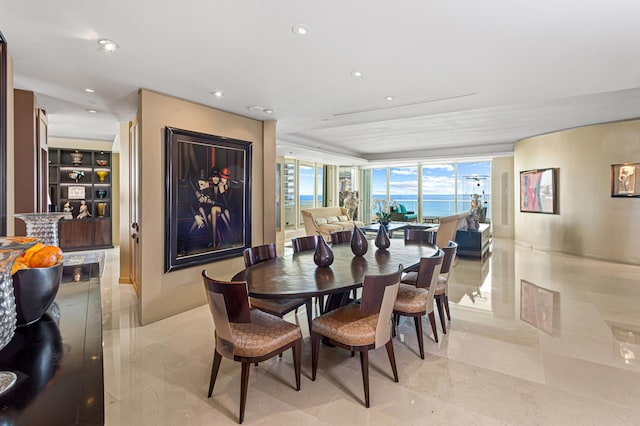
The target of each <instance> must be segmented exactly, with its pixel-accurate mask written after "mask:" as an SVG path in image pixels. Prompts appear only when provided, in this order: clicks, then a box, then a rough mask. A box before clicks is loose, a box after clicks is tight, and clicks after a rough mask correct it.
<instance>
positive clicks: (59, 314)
mask: <svg viewBox="0 0 640 426" xmlns="http://www.w3.org/2000/svg"><path fill="white" fill-rule="evenodd" d="M0 370H10V371H13V372H15V373H16V374H17V375H18V381H17V383H16V385H15V386H14V387H13V389H11V390H10V391H8V392H7V393H6V394H4V395H2V396H1V397H0V424H10V425H34V426H35V425H37V426H42V425H47V426H55V425H103V424H104V386H103V385H104V379H103V370H102V309H101V305H100V281H99V265H98V264H97V263H92V264H83V265H76V266H65V267H64V272H63V277H62V283H61V285H60V290H59V291H58V295H57V296H56V299H55V302H54V304H53V305H52V306H51V308H50V309H49V311H48V312H47V313H46V314H45V315H44V316H43V317H42V318H41V319H40V320H39V321H37V322H36V323H34V324H31V325H28V326H24V327H18V329H17V330H16V334H15V336H14V337H13V339H12V340H11V342H10V343H9V344H8V345H7V346H6V347H5V348H4V349H3V350H2V351H0Z"/></svg>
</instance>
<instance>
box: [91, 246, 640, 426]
mask: <svg viewBox="0 0 640 426" xmlns="http://www.w3.org/2000/svg"><path fill="white" fill-rule="evenodd" d="M117 256H118V253H117V251H116V250H110V251H108V252H107V267H106V270H105V274H104V276H103V281H102V283H103V287H102V304H103V317H104V320H103V330H104V332H103V334H104V375H105V409H106V424H107V425H212V424H216V425H217V424H236V422H237V416H238V403H239V396H240V366H239V364H238V363H234V362H231V361H228V360H223V363H222V366H221V369H220V373H219V376H218V381H217V383H216V387H215V389H214V393H213V397H212V398H210V399H207V389H208V381H209V374H210V369H211V359H212V353H213V340H212V336H213V323H212V320H211V316H210V313H209V311H208V307H207V306H201V307H199V308H196V309H193V310H191V311H189V312H185V313H182V314H179V315H176V316H174V317H171V318H168V319H165V320H162V321H159V322H157V323H154V324H151V325H148V326H145V327H141V326H139V325H138V314H137V309H136V297H135V294H134V293H133V290H132V289H131V287H130V286H127V285H118V284H117V277H118V271H117V265H118V259H117ZM521 280H526V281H528V282H530V283H533V284H535V285H537V287H532V286H528V287H527V285H526V284H524V285H525V287H527V288H528V289H531V291H532V292H531V293H530V294H531V296H532V297H529V298H527V300H526V301H525V302H524V303H523V302H522V299H521V296H522V292H521V285H522V284H521ZM527 294H529V293H527ZM532 301H533V302H532ZM450 302H451V316H452V321H451V322H450V323H449V327H450V328H451V329H450V330H449V332H448V334H446V335H444V336H442V335H441V340H440V343H439V344H436V343H435V342H434V341H433V340H432V338H431V331H430V327H429V326H428V325H427V324H426V323H425V326H426V327H425V330H428V332H427V333H428V336H427V339H426V340H425V346H426V348H425V349H426V352H427V354H426V357H425V359H424V360H421V359H420V358H419V357H418V355H417V346H416V336H415V331H414V328H413V323H412V322H411V321H410V320H402V322H401V324H400V328H399V332H400V335H399V337H397V338H396V339H395V341H394V345H395V351H396V359H397V362H398V370H399V376H400V382H399V383H394V382H393V381H392V380H391V378H390V377H391V376H390V374H391V372H390V367H389V363H388V359H387V357H386V353H385V351H384V349H382V350H378V351H375V352H374V353H373V354H372V356H371V360H370V363H371V371H370V379H371V386H372V387H371V408H369V409H366V408H364V406H363V402H362V401H363V396H362V381H361V374H360V364H359V358H358V357H357V356H356V357H354V358H351V357H350V354H349V353H347V352H346V351H344V350H339V349H335V348H329V347H322V348H321V353H320V365H319V371H318V379H317V381H316V382H312V381H311V380H310V372H311V353H310V341H309V338H308V330H307V326H306V319H305V313H304V310H302V311H299V312H298V317H297V318H296V317H294V316H293V315H291V316H289V317H288V318H287V319H288V320H290V321H298V323H299V324H301V327H302V331H303V335H304V336H305V341H304V349H303V366H302V368H303V378H302V389H301V391H300V392H296V391H295V390H294V388H293V385H294V377H293V366H292V360H291V354H290V352H289V353H287V354H285V356H284V357H283V358H282V359H278V358H274V359H273V360H271V361H268V362H264V363H262V364H260V366H259V367H258V368H252V370H251V376H250V384H249V386H250V389H249V395H248V400H247V409H246V416H245V423H246V424H269V425H272V424H286V425H293V424H296V425H297V424H314V425H322V424H372V425H392V424H416V425H417V424H445V425H449V424H453V425H456V424H471V425H485V424H487V425H492V424H515V425H530V424H531V425H538V424H541V425H604V424H606V425H614V424H615V425H623V424H624V425H631V424H636V425H639V424H640V267H638V266H631V265H621V264H615V263H609V262H603V261H598V260H592V259H586V258H581V257H574V256H568V255H560V254H554V253H546V252H540V251H535V250H530V249H526V248H524V247H519V246H516V245H514V243H513V241H509V240H499V239H494V242H493V253H492V255H491V256H490V257H489V259H488V260H487V261H486V262H484V263H482V262H480V261H479V260H473V259H458V260H457V261H456V265H455V267H454V268H453V272H452V275H451V287H450ZM534 303H535V305H534ZM522 318H525V319H527V320H528V322H527V321H524V320H523V319H522ZM530 323H532V324H535V326H534V325H531V324H530ZM438 325H439V323H438Z"/></svg>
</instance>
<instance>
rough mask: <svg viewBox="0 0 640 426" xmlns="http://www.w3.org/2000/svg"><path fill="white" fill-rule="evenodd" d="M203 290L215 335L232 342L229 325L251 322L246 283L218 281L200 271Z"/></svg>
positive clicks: (205, 272)
mask: <svg viewBox="0 0 640 426" xmlns="http://www.w3.org/2000/svg"><path fill="white" fill-rule="evenodd" d="M202 279H203V281H204V289H205V290H206V293H207V301H208V302H209V309H210V310H211V316H212V317H213V323H214V325H215V328H216V335H217V336H218V337H220V338H222V339H224V340H226V341H228V342H232V341H233V338H232V334H231V326H230V325H229V324H230V323H232V322H233V323H247V322H251V315H250V313H249V312H250V308H249V291H248V290H247V282H246V281H237V282H233V281H219V280H216V279H213V278H209V276H208V275H207V271H202Z"/></svg>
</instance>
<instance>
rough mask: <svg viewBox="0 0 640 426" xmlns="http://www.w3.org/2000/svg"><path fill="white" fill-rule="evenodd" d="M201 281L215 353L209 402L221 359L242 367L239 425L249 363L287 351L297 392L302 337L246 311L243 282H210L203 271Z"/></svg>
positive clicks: (289, 327)
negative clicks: (239, 364) (291, 356)
mask: <svg viewBox="0 0 640 426" xmlns="http://www.w3.org/2000/svg"><path fill="white" fill-rule="evenodd" d="M202 278H203V280H204V286H205V290H206V293H207V299H208V301H209V308H210V310H211V315H212V316H213V322H214V326H215V349H214V352H213V365H212V367H211V379H210V381H209V394H208V396H209V398H210V397H211V394H212V393H213V387H214V385H215V383H216V378H217V376H218V370H219V369H220V363H221V362H222V357H225V358H227V359H231V360H233V361H238V362H240V363H242V377H241V385H240V416H239V423H242V422H243V421H244V411H245V406H246V402H247V390H248V386H249V369H250V368H251V364H252V363H256V364H257V363H258V362H262V361H266V360H268V359H270V358H273V357H274V356H275V355H277V354H280V353H282V352H283V351H285V350H287V349H289V348H291V350H292V351H293V367H294V371H295V377H296V390H298V391H299V390H300V365H301V350H302V333H301V332H300V327H298V326H297V325H295V324H291V323H289V322H287V321H284V320H283V319H281V318H278V317H276V316H274V315H271V314H268V313H265V312H261V311H260V310H256V309H253V310H252V309H250V307H249V295H248V291H247V283H246V282H227V281H218V280H214V279H211V278H209V277H208V276H207V272H206V271H202Z"/></svg>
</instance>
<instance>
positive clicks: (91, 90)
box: [84, 87, 95, 93]
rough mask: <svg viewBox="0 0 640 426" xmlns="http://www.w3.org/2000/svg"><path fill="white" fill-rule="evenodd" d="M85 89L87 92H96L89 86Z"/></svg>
mask: <svg viewBox="0 0 640 426" xmlns="http://www.w3.org/2000/svg"><path fill="white" fill-rule="evenodd" d="M84 91H85V92H87V93H94V92H95V90H93V89H90V88H88V87H85V88H84Z"/></svg>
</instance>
